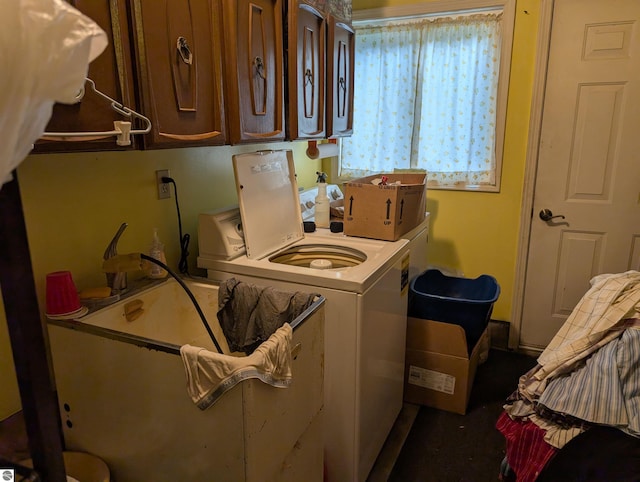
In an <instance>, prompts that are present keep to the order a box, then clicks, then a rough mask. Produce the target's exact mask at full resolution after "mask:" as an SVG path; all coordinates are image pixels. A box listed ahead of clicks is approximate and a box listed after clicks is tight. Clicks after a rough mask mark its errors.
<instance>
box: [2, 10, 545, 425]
mask: <svg viewBox="0 0 640 482" xmlns="http://www.w3.org/2000/svg"><path fill="white" fill-rule="evenodd" d="M413 3H422V2H412V1H408V0H404V1H403V0H389V1H385V0H354V1H353V6H354V9H363V8H376V7H382V6H387V5H406V4H413ZM538 8H539V1H538V0H518V2H517V13H516V25H515V38H514V48H513V54H512V67H511V79H510V89H509V99H508V112H507V128H506V138H505V146H504V163H503V172H502V183H501V186H502V188H501V192H499V193H468V192H453V191H436V190H430V191H429V192H428V203H427V208H428V210H429V211H430V212H431V213H432V226H431V235H430V247H429V253H430V254H429V263H430V264H433V265H438V266H443V267H448V268H450V269H454V270H458V271H461V272H462V273H464V275H465V276H468V277H475V276H478V275H480V274H482V273H489V274H491V275H493V276H495V277H496V278H497V280H498V282H499V283H500V286H501V290H502V291H501V295H500V299H499V300H498V302H497V303H496V305H495V309H494V312H493V317H494V318H496V319H500V320H506V321H509V320H510V316H511V306H512V298H513V286H514V277H515V262H516V251H517V247H518V246H517V241H518V230H519V225H520V206H521V201H522V189H523V182H524V181H523V180H524V167H525V154H526V149H527V134H528V122H529V111H530V102H531V92H532V83H533V65H534V56H535V44H536V36H537V24H538V16H539V15H538ZM525 12H526V13H525ZM356 88H357V86H356ZM356 129H357V126H356ZM259 148H291V149H293V150H294V151H295V158H296V170H297V172H298V182H299V184H300V186H302V187H310V186H312V185H313V184H315V171H316V170H318V169H319V165H320V163H319V161H312V160H309V159H308V158H307V157H306V155H305V154H304V150H305V149H306V143H283V144H275V145H271V144H270V145H268V146H256V145H254V146H243V147H235V148H231V147H216V148H190V149H172V150H161V151H142V152H115V153H108V152H105V153H86V154H55V155H32V156H29V157H28V158H27V159H26V160H25V161H24V162H23V163H22V164H21V166H20V168H19V170H18V178H19V182H20V187H21V191H22V198H23V206H24V211H25V217H26V222H27V232H28V236H29V245H30V250H31V256H32V263H33V271H34V276H35V280H36V289H37V292H38V296H39V299H40V306H41V311H44V303H43V300H44V279H45V275H46V273H48V272H51V271H56V270H70V271H71V272H72V273H73V277H74V281H75V283H76V285H77V286H78V288H79V289H82V288H86V287H92V286H100V285H103V283H104V274H102V272H101V261H102V254H103V252H104V249H105V247H106V246H107V244H108V242H109V241H110V239H111V237H112V236H113V234H114V233H115V232H116V230H117V228H118V227H119V226H120V224H121V223H122V222H127V223H129V227H128V228H127V230H126V231H125V233H124V234H123V236H122V238H121V239H120V243H119V251H120V252H121V253H127V252H131V251H140V250H146V249H147V247H148V245H149V243H150V241H151V236H152V234H153V228H154V227H157V228H159V234H160V237H161V239H162V240H163V241H164V243H165V245H166V254H167V260H168V262H169V264H170V265H172V266H175V265H176V263H177V262H178V257H179V247H178V226H177V216H176V208H175V198H174V197H173V188H171V190H172V198H171V199H169V200H161V201H159V200H157V199H156V187H155V171H156V170H157V169H169V170H170V171H171V176H172V177H173V178H174V179H175V180H176V183H177V185H178V198H179V201H180V209H181V214H182V222H183V232H185V233H189V234H190V235H191V237H192V242H191V249H190V252H191V255H190V258H189V259H190V271H191V272H193V273H196V272H197V270H196V268H195V258H196V257H197V216H198V213H200V212H203V211H207V210H211V209H215V208H218V207H222V206H225V205H228V204H232V203H235V202H236V194H235V187H234V180H233V170H232V167H231V155H232V154H233V153H236V152H246V151H253V150H257V149H259ZM0 380H1V381H2V388H3V390H2V394H0V420H2V419H3V418H6V417H7V416H9V415H11V414H12V413H14V412H16V411H18V410H20V399H19V394H18V388H17V383H16V380H15V372H14V369H13V360H12V358H11V346H10V344H9V338H8V333H7V326H6V320H5V317H4V307H3V306H2V300H1V299H0Z"/></svg>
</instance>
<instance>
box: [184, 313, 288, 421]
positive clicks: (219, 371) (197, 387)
mask: <svg viewBox="0 0 640 482" xmlns="http://www.w3.org/2000/svg"><path fill="white" fill-rule="evenodd" d="M292 336H293V330H292V329H291V326H290V325H289V324H288V323H285V324H284V325H282V326H281V327H280V328H278V329H277V330H276V331H275V333H273V334H272V335H271V336H270V337H269V339H267V341H265V342H263V343H262V344H261V345H260V346H259V347H258V348H256V350H255V351H254V352H253V353H252V354H251V355H248V356H242V357H235V356H229V355H223V354H220V353H214V352H212V351H209V350H206V349H204V348H200V347H196V346H191V345H183V346H182V347H181V348H180V355H181V357H182V361H183V362H184V367H185V372H186V376H187V393H188V394H189V396H190V397H191V399H192V400H193V403H195V404H196V405H197V406H198V408H200V409H201V410H205V409H207V408H209V407H210V406H211V405H213V404H214V403H215V402H216V401H217V400H218V398H220V397H221V396H222V395H223V394H224V393H225V392H226V391H227V390H230V389H232V388H233V387H234V386H236V385H237V384H238V383H240V382H241V381H243V380H246V379H248V378H258V379H259V380H261V381H263V382H264V383H267V384H269V385H272V386H274V387H278V388H286V387H288V386H289V385H290V384H291V378H292V375H291V364H292V357H291V339H292Z"/></svg>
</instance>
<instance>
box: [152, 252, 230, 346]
mask: <svg viewBox="0 0 640 482" xmlns="http://www.w3.org/2000/svg"><path fill="white" fill-rule="evenodd" d="M140 257H141V258H142V259H146V260H147V261H151V262H152V263H154V264H157V265H158V266H160V267H161V268H162V269H165V270H166V271H167V273H169V274H170V275H171V276H172V277H173V279H175V280H176V281H177V282H178V283H179V284H180V286H182V288H183V289H184V291H185V292H186V293H187V295H189V298H190V299H191V302H192V303H193V306H195V308H196V311H197V312H198V315H200V319H201V320H202V324H203V325H204V327H205V329H206V330H207V333H209V336H210V337H211V341H213V344H214V345H215V346H216V348H217V350H218V353H222V348H220V345H219V344H218V340H216V336H215V335H214V334H213V331H211V327H210V326H209V323H208V322H207V319H206V317H205V316H204V313H203V312H202V310H201V309H200V305H199V304H198V302H197V301H196V297H195V296H193V293H192V292H191V290H190V289H189V288H188V287H187V285H186V284H185V282H184V281H182V280H181V279H180V277H179V276H178V275H177V274H175V273H174V272H173V271H172V270H171V268H169V267H168V266H167V265H166V264H164V263H163V262H162V261H158V260H157V259H156V258H152V257H151V256H147V255H146V254H144V253H140Z"/></svg>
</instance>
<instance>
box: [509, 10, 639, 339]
mask: <svg viewBox="0 0 640 482" xmlns="http://www.w3.org/2000/svg"><path fill="white" fill-rule="evenodd" d="M639 24H640V2H638V1H637V0H611V1H607V2H603V1H600V0H586V1H585V0H556V1H555V5H554V14H553V25H552V30H551V43H550V52H549V63H548V71H547V85H546V90H545V104H544V109H543V117H542V126H541V137H540V145H539V151H538V166H537V173H536V187H535V192H534V203H533V212H532V218H531V231H530V244H529V253H528V259H527V274H526V280H525V295H524V302H523V313H522V330H521V333H520V346H521V347H524V348H531V349H542V348H544V347H545V346H546V345H547V344H548V342H549V341H550V340H551V338H552V337H553V336H554V335H555V333H556V332H557V330H558V329H559V328H560V326H562V324H563V323H564V321H565V320H566V318H567V317H568V315H569V314H570V313H571V311H572V310H573V308H574V307H575V305H576V304H577V303H578V301H579V300H580V298H581V297H582V296H583V295H584V293H585V292H586V291H587V290H588V289H589V287H590V284H589V281H590V279H591V278H592V277H593V276H595V275H597V274H601V273H616V272H623V271H626V270H629V269H637V268H638V265H639V264H640V246H639V241H638V239H639V237H640V162H638V158H637V156H638V155H637V153H638V151H639V150H640V136H639V135H638V126H640V109H638V108H637V106H638V105H640V42H638V41H637V38H638V35H640V32H639V31H638V29H639V28H640V25H639ZM543 209H549V210H550V211H551V212H552V213H553V215H554V216H557V217H554V218H552V219H550V220H548V221H545V220H543V219H541V217H540V216H539V213H540V212H541V211H542V210H543ZM560 216H562V217H560Z"/></svg>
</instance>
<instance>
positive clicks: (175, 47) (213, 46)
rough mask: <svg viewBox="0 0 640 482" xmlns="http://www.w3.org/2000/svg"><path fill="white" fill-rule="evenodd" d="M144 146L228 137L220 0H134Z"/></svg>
mask: <svg viewBox="0 0 640 482" xmlns="http://www.w3.org/2000/svg"><path fill="white" fill-rule="evenodd" d="M132 13H133V26H134V37H135V47H136V48H135V51H136V62H137V74H138V75H137V84H138V92H139V98H140V100H141V104H142V106H141V109H142V113H143V114H144V115H146V116H147V117H149V118H150V119H151V124H152V130H151V132H150V133H149V134H147V135H145V138H144V147H145V148H161V147H185V146H205V145H208V146H211V145H222V144H225V142H226V127H225V123H224V107H223V100H222V56H221V47H222V45H221V38H220V37H221V29H220V20H221V19H220V5H219V0H133V11H132Z"/></svg>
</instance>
